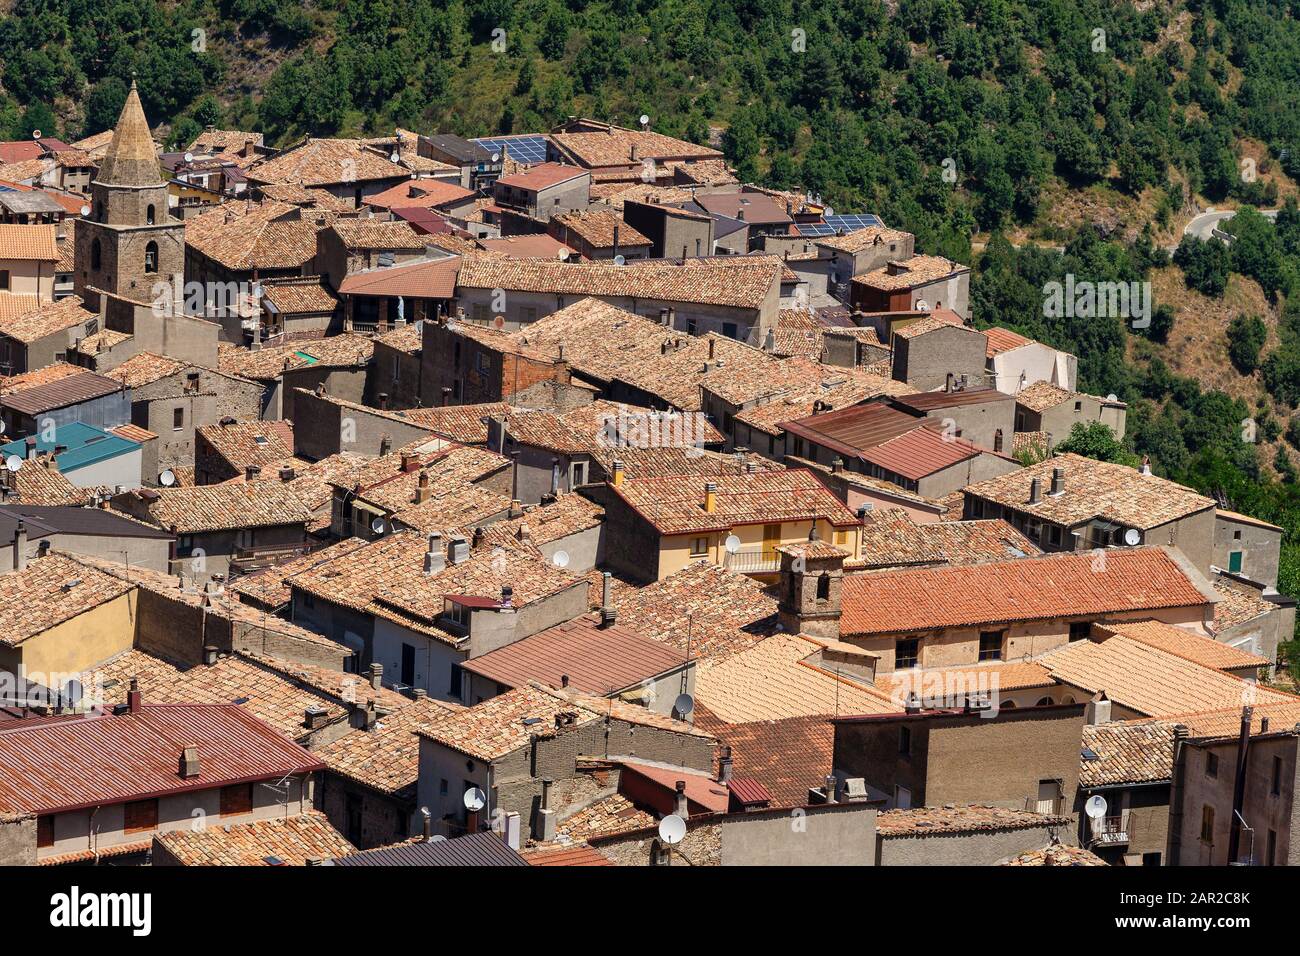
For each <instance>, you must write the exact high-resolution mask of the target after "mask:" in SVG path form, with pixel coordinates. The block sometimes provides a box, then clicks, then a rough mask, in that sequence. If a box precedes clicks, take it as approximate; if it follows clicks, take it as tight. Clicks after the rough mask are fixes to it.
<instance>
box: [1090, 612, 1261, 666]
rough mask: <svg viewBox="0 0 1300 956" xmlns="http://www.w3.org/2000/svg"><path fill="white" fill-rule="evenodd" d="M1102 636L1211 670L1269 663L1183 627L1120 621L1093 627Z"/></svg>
mask: <svg viewBox="0 0 1300 956" xmlns="http://www.w3.org/2000/svg"><path fill="white" fill-rule="evenodd" d="M1097 629H1098V632H1099V633H1100V634H1102V635H1115V634H1118V635H1120V636H1122V637H1127V638H1129V639H1130V640H1134V641H1137V642H1138V643H1139V644H1149V645H1150V646H1151V647H1154V648H1157V649H1158V650H1162V651H1164V652H1166V653H1168V654H1173V655H1174V656H1175V657H1182V658H1184V659H1186V660H1189V661H1191V662H1192V663H1194V664H1200V665H1201V666H1202V667H1212V668H1214V669H1215V670H1225V671H1226V670H1238V669H1241V668H1244V667H1267V666H1268V665H1269V663H1270V662H1269V660H1268V658H1266V657H1260V656H1259V655H1258V654H1249V653H1247V652H1246V651H1243V650H1242V649H1241V648H1239V647H1233V646H1232V645H1231V644H1224V643H1222V642H1221V641H1216V640H1215V639H1214V638H1212V637H1205V636H1204V635H1202V634H1197V633H1196V632H1195V631H1189V630H1187V629H1186V628H1182V627H1174V625H1172V624H1166V623H1164V622H1163V621H1154V620H1152V621H1122V622H1118V623H1114V624H1105V625H1098V626H1097Z"/></svg>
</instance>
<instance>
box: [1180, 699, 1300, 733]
mask: <svg viewBox="0 0 1300 956" xmlns="http://www.w3.org/2000/svg"><path fill="white" fill-rule="evenodd" d="M1243 704H1249V705H1250V706H1251V707H1253V708H1254V710H1253V712H1252V713H1251V724H1250V732H1251V733H1252V734H1261V733H1263V732H1264V725H1263V722H1264V720H1268V722H1269V731H1270V732H1271V733H1293V732H1295V727H1296V725H1297V724H1300V699H1298V698H1296V697H1292V696H1291V695H1277V696H1276V697H1267V698H1265V697H1258V698H1256V699H1254V700H1244V701H1242V702H1241V703H1238V704H1236V705H1235V706H1232V707H1225V708H1222V709H1220V710H1204V711H1197V712H1194V713H1186V714H1173V715H1171V716H1170V717H1169V718H1168V719H1169V720H1170V721H1171V722H1172V723H1178V724H1182V725H1183V726H1185V727H1186V728H1187V729H1188V730H1189V731H1190V732H1191V735H1192V736H1193V737H1197V738H1206V739H1219V738H1223V737H1236V736H1237V735H1238V734H1239V733H1240V732H1241V709H1242V705H1243Z"/></svg>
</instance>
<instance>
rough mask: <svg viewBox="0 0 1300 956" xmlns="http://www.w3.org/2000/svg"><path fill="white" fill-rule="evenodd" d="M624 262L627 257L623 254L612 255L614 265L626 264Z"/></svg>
mask: <svg viewBox="0 0 1300 956" xmlns="http://www.w3.org/2000/svg"><path fill="white" fill-rule="evenodd" d="M626 263H627V257H626V256H624V255H623V254H622V253H619V254H618V255H616V256H615V257H614V265H616V266H621V265H624V264H626Z"/></svg>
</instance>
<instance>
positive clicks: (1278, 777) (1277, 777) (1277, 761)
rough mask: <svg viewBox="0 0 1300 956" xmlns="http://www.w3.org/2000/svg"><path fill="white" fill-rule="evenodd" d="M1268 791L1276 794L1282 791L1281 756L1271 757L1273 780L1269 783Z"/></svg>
mask: <svg viewBox="0 0 1300 956" xmlns="http://www.w3.org/2000/svg"><path fill="white" fill-rule="evenodd" d="M1268 792H1269V793H1271V794H1272V795H1273V796H1275V797H1276V796H1278V795H1280V794H1281V793H1282V758H1281V757H1274V758H1273V781H1272V783H1271V784H1270V785H1269V791H1268Z"/></svg>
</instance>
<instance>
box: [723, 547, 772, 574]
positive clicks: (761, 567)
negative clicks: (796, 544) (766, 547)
mask: <svg viewBox="0 0 1300 956" xmlns="http://www.w3.org/2000/svg"><path fill="white" fill-rule="evenodd" d="M724 566H725V567H726V568H727V570H729V571H736V572H739V573H740V574H764V573H767V572H770V571H779V570H780V569H781V556H780V555H779V554H777V553H776V552H775V551H728V552H727V553H726V559H725V562H724Z"/></svg>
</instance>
